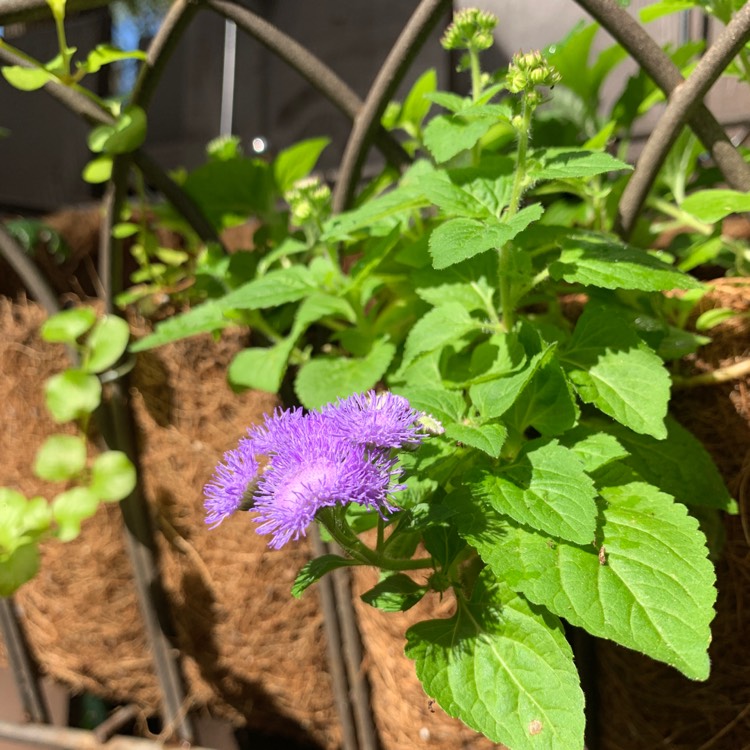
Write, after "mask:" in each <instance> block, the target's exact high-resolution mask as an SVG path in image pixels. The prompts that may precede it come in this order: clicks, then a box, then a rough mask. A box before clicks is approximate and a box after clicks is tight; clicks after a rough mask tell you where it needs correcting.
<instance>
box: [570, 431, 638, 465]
mask: <svg viewBox="0 0 750 750" xmlns="http://www.w3.org/2000/svg"><path fill="white" fill-rule="evenodd" d="M560 442H561V443H562V444H563V445H564V446H566V447H567V448H570V450H572V451H573V453H575V454H576V456H578V458H579V459H580V460H581V462H582V463H583V469H584V471H585V472H586V473H587V474H591V473H593V472H595V471H597V470H599V469H601V468H602V467H603V466H607V465H608V464H611V463H612V462H613V461H617V460H619V459H621V458H627V457H628V456H629V453H628V451H627V450H626V449H625V448H624V447H623V446H622V444H621V443H620V442H619V441H618V440H617V438H616V437H614V435H610V434H608V433H605V432H591V431H590V429H589V428H588V427H587V426H580V427H577V428H575V429H572V430H569V431H568V432H566V433H565V435H563V436H562V437H561V438H560Z"/></svg>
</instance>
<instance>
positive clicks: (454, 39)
mask: <svg viewBox="0 0 750 750" xmlns="http://www.w3.org/2000/svg"><path fill="white" fill-rule="evenodd" d="M495 26H497V17H496V16H494V15H492V13H487V12H486V11H483V10H479V9H478V8H464V9H463V10H459V11H457V12H456V14H455V15H454V16H453V23H451V25H450V26H449V27H448V28H447V29H446V30H445V34H443V38H442V39H441V40H440V43H441V44H442V45H443V48H444V49H447V50H450V49H465V50H471V51H473V52H481V51H482V50H485V49H489V48H490V47H491V46H492V45H493V43H494V39H493V36H492V31H493V30H494V28H495Z"/></svg>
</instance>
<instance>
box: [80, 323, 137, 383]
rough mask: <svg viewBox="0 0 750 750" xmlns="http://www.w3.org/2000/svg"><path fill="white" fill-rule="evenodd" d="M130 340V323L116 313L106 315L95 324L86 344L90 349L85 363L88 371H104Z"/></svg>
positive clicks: (119, 355)
mask: <svg viewBox="0 0 750 750" xmlns="http://www.w3.org/2000/svg"><path fill="white" fill-rule="evenodd" d="M129 340H130V328H129V327H128V324H127V323H126V322H125V321H124V320H123V319H122V318H118V317H117V316H116V315H105V316H104V317H103V318H100V320H99V322H98V323H97V324H96V326H94V330H93V331H91V333H90V334H89V337H88V338H87V339H86V346H87V347H88V350H89V355H88V358H87V359H86V363H85V370H86V371H87V372H103V371H104V370H106V369H107V368H108V367H111V366H112V365H113V364H114V363H115V362H117V360H118V359H120V357H121V356H122V354H123V352H124V351H125V349H127V346H128V341H129Z"/></svg>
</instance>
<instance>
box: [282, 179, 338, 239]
mask: <svg viewBox="0 0 750 750" xmlns="http://www.w3.org/2000/svg"><path fill="white" fill-rule="evenodd" d="M284 200H285V201H286V202H287V203H288V204H289V209H290V211H291V215H292V216H291V218H292V224H294V226H297V227H303V226H305V225H306V224H310V223H315V222H320V221H322V220H323V219H325V218H326V217H327V216H328V214H329V212H330V204H331V189H330V188H329V187H328V185H326V184H325V183H323V182H322V181H321V180H320V178H318V177H308V178H306V179H304V180H299V181H298V182H296V183H295V184H294V187H293V188H292V189H291V190H289V191H287V192H286V193H285V194H284Z"/></svg>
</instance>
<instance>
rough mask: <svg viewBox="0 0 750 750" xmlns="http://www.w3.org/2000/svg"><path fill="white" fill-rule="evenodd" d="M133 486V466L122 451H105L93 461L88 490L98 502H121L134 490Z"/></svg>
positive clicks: (134, 474)
mask: <svg viewBox="0 0 750 750" xmlns="http://www.w3.org/2000/svg"><path fill="white" fill-rule="evenodd" d="M135 484H136V473H135V466H133V464H132V463H131V462H130V459H129V458H128V457H127V456H126V455H125V454H124V453H123V452H122V451H105V452H104V453H101V454H99V455H98V456H97V457H96V459H95V460H94V465H93V466H92V467H91V486H90V488H89V489H90V490H91V492H92V493H93V494H94V495H96V497H97V499H98V500H104V501H106V502H117V501H119V500H123V499H124V498H126V497H127V496H128V495H129V494H130V493H131V492H132V491H133V490H134V489H135Z"/></svg>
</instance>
